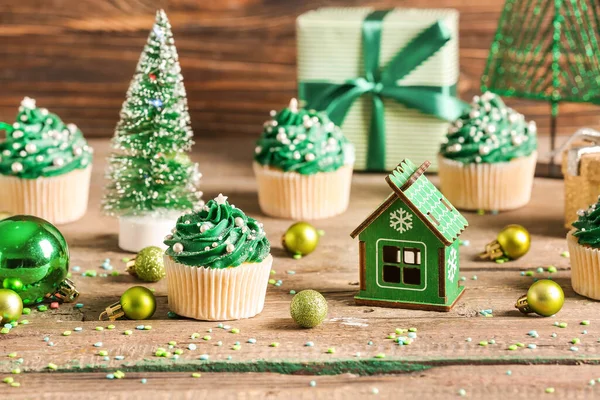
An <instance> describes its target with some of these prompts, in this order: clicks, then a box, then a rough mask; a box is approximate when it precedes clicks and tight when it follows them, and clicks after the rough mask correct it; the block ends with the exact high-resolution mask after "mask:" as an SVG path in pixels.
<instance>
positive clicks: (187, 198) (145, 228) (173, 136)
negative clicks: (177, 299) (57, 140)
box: [102, 10, 203, 251]
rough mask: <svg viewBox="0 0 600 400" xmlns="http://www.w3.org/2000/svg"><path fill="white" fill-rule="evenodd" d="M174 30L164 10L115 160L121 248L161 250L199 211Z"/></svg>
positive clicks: (111, 201) (113, 192)
mask: <svg viewBox="0 0 600 400" xmlns="http://www.w3.org/2000/svg"><path fill="white" fill-rule="evenodd" d="M192 136H193V134H192V130H191V127H190V116H189V113H188V107H187V99H186V93H185V88H184V86H183V77H182V75H181V68H180V66H179V61H178V56H177V49H176V48H175V44H174V40H173V34H172V32H171V25H170V24H169V20H168V19H167V15H166V14H165V12H164V11H163V10H159V11H158V12H157V13H156V21H155V23H154V27H153V28H152V31H151V32H150V35H149V37H148V42H147V43H146V46H145V48H144V51H143V52H142V55H141V57H140V60H139V62H138V65H137V68H136V72H135V75H134V77H133V79H132V81H131V84H130V86H129V90H128V91H127V98H126V99H125V102H124V103H123V107H122V109H121V120H120V121H119V123H118V124H117V127H116V130H115V136H114V138H113V142H112V144H113V149H114V152H113V153H112V154H111V155H110V157H109V160H108V162H109V166H108V170H107V178H108V179H109V180H110V183H109V184H108V186H107V188H106V193H105V196H104V199H103V202H102V205H103V208H104V211H105V212H106V213H107V214H109V215H115V216H119V225H120V231H119V247H121V248H122V249H124V250H129V251H139V250H141V248H143V247H146V246H150V245H162V241H163V238H164V236H165V235H167V234H168V233H169V232H168V230H169V229H170V228H171V227H173V226H174V225H175V221H176V219H177V217H179V216H180V215H181V214H182V213H184V212H186V211H191V210H192V209H194V208H197V207H201V206H202V205H203V202H202V201H201V197H202V193H201V192H199V191H198V190H197V184H198V181H199V180H200V177H201V174H200V173H199V172H198V165H197V164H195V163H192V162H191V161H190V159H189V157H188V156H187V154H185V153H186V152H189V151H190V149H191V147H192V145H193V144H194V142H193V140H192Z"/></svg>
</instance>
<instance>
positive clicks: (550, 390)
mask: <svg viewBox="0 0 600 400" xmlns="http://www.w3.org/2000/svg"><path fill="white" fill-rule="evenodd" d="M545 392H546V393H554V388H553V387H548V388H546V390H545Z"/></svg>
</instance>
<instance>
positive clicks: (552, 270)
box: [548, 265, 558, 274]
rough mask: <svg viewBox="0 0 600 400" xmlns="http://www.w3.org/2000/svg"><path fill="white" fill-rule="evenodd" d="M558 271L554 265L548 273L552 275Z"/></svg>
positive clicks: (549, 268)
mask: <svg viewBox="0 0 600 400" xmlns="http://www.w3.org/2000/svg"><path fill="white" fill-rule="evenodd" d="M556 271H558V270H557V269H556V267H555V266H554V265H551V266H549V267H548V272H550V273H551V274H553V273H555V272H556Z"/></svg>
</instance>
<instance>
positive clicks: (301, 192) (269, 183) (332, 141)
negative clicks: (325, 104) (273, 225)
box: [254, 99, 354, 220]
mask: <svg viewBox="0 0 600 400" xmlns="http://www.w3.org/2000/svg"><path fill="white" fill-rule="evenodd" d="M353 166H354V147H353V146H352V144H351V143H350V142H349V141H348V140H347V139H346V138H345V136H344V135H343V134H342V132H341V130H340V128H339V127H337V126H336V125H335V124H334V123H333V122H331V121H330V120H329V118H328V117H327V115H326V114H324V113H319V112H316V111H313V110H305V109H299V108H298V102H297V101H296V99H292V100H291V101H290V105H289V106H288V107H287V108H284V109H283V110H281V111H279V112H276V111H271V119H270V120H268V121H267V122H265V124H264V127H263V132H262V135H261V136H260V138H259V139H258V142H257V143H256V148H255V151H254V173H255V175H256V180H257V183H258V201H259V204H260V208H261V209H262V211H263V212H264V213H265V214H267V215H271V216H274V217H279V218H289V219H297V220H301V219H319V218H327V217H332V216H334V215H337V214H341V213H343V212H344V211H345V210H346V209H347V208H348V201H349V198H350V183H351V180H352V168H353Z"/></svg>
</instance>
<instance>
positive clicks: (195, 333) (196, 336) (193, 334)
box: [191, 332, 200, 339]
mask: <svg viewBox="0 0 600 400" xmlns="http://www.w3.org/2000/svg"><path fill="white" fill-rule="evenodd" d="M199 337H200V334H199V333H197V332H194V333H192V336H191V338H192V339H198V338H199Z"/></svg>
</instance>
